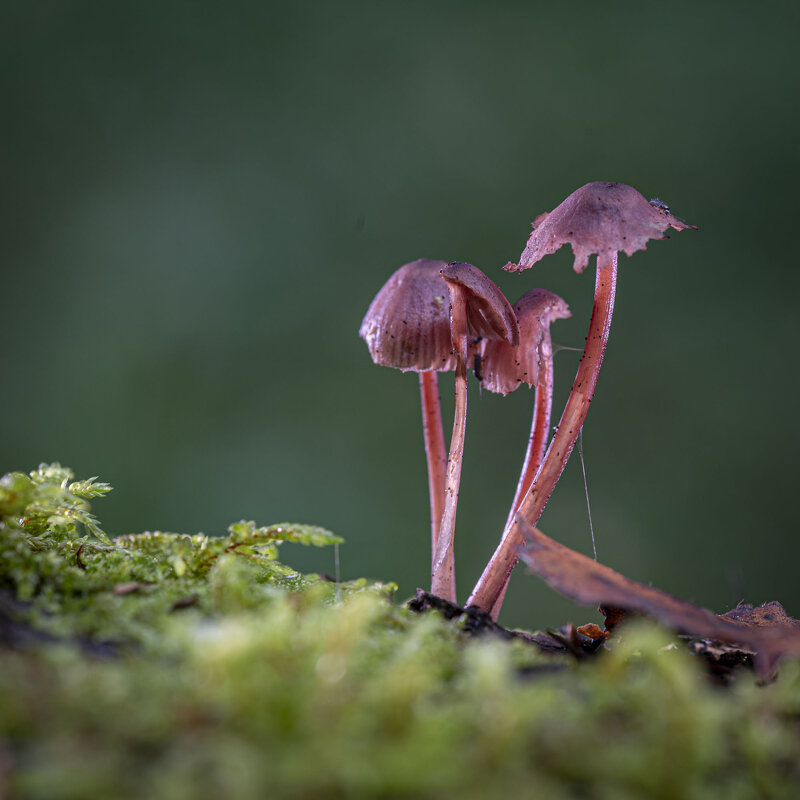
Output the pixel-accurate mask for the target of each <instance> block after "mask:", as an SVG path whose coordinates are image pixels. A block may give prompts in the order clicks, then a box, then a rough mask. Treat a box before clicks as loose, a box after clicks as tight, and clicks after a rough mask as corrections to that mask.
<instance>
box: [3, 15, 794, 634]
mask: <svg viewBox="0 0 800 800" xmlns="http://www.w3.org/2000/svg"><path fill="white" fill-rule="evenodd" d="M798 8H800V7H798V6H797V4H796V3H790V2H778V3H770V4H765V5H763V6H761V7H756V5H755V4H752V3H716V2H709V3H669V4H665V3H642V2H641V1H639V2H621V3H570V4H566V3H548V4H544V3H535V2H524V3H522V2H520V3H511V2H506V3H495V4H488V3H482V2H440V3H435V2H434V3H432V2H424V3H423V2H404V3H382V2H338V3H322V2H316V3H305V2H294V3H287V4H277V3H255V2H254V3H218V4H214V3H208V2H197V3H190V2H167V3H155V2H152V3H148V2H136V3H121V2H95V3H85V2H33V1H30V2H20V3H13V2H6V3H3V5H2V11H1V12H0V82H1V84H0V89H1V90H2V94H1V95H0V96H2V98H3V114H2V124H1V126H0V130H1V132H0V135H1V136H2V140H3V143H2V184H1V185H2V200H1V202H2V210H1V211H2V213H1V214H0V220H1V222H0V225H2V231H0V233H1V234H2V236H1V237H0V257H1V259H2V261H1V263H2V298H3V302H2V309H3V312H2V319H3V358H2V374H3V387H2V395H1V399H0V412H1V414H2V417H1V418H2V432H0V453H1V454H2V461H3V463H2V465H0V467H2V470H6V469H31V468H33V467H35V466H36V465H37V464H38V463H39V462H40V461H43V460H60V461H61V462H62V463H65V464H68V465H70V466H72V467H73V468H75V469H76V471H77V472H78V473H79V475H81V476H87V475H94V474H99V475H100V476H101V477H102V478H103V479H105V480H108V481H110V482H111V483H113V484H114V485H115V486H117V487H118V488H117V490H116V491H115V492H114V493H113V494H112V495H111V496H110V497H109V498H108V499H107V500H104V501H102V502H100V503H98V504H97V505H96V507H95V510H96V512H97V514H98V515H99V516H100V518H101V519H102V520H103V522H104V523H105V525H106V528H107V529H108V530H109V531H110V532H112V533H125V532H129V531H138V530H142V529H147V528H151V529H153V528H161V529H166V530H177V531H185V532H194V531H197V530H203V531H205V532H207V533H218V532H222V531H224V529H225V527H226V525H227V524H228V523H229V522H231V521H233V520H236V519H239V518H241V517H245V518H254V519H256V520H257V521H259V522H260V523H262V524H266V523H271V522H276V521H283V520H294V521H305V522H313V523H317V524H321V525H325V526H327V527H330V528H331V529H333V530H335V531H337V532H338V533H340V534H342V535H343V536H345V538H346V539H347V545H346V546H345V547H344V548H342V550H341V564H342V572H343V575H344V576H345V577H356V576H358V575H362V574H366V575H369V576H372V577H375V578H380V579H387V580H388V579H394V580H397V581H399V583H400V586H401V594H402V595H407V594H410V593H411V592H412V591H413V589H414V587H415V586H417V585H425V584H426V582H427V581H428V574H429V544H428V542H427V537H428V519H427V512H428V506H427V494H426V492H427V488H426V476H425V465H424V460H423V454H422V447H421V439H422V436H421V431H420V424H419V422H420V420H419V406H418V392H417V386H416V379H415V376H413V375H403V374H400V373H399V372H396V371H393V370H389V369H386V368H379V367H375V366H373V365H372V363H371V361H370V359H369V356H368V353H367V350H366V347H365V345H364V343H363V342H362V341H361V340H360V339H359V338H358V335H357V331H358V327H359V324H360V322H361V318H362V316H363V314H364V312H365V310H366V308H367V306H368V304H369V302H370V300H371V299H372V296H373V295H374V293H375V292H376V291H377V290H378V288H379V287H380V286H381V285H382V283H383V282H384V281H385V280H386V279H387V278H388V277H389V275H390V274H391V272H392V271H393V270H394V269H396V268H397V267H398V266H400V265H401V264H403V263H404V262H407V261H410V260H412V259H415V258H418V257H420V256H427V257H431V258H442V259H446V260H451V259H460V260H467V261H471V262H473V263H475V264H477V265H478V266H480V267H482V268H483V269H484V270H486V271H487V272H488V273H489V275H490V276H491V277H492V278H494V279H495V280H496V281H497V283H498V284H499V285H500V286H501V288H503V289H504V290H505V291H506V292H507V294H508V295H509V298H510V299H511V301H512V302H513V301H514V300H515V299H516V298H517V297H518V296H519V295H521V294H522V293H524V292H525V291H527V289H529V288H531V287H532V286H534V285H543V286H546V287H548V288H550V289H552V290H554V291H556V292H558V293H560V294H561V295H562V296H563V297H564V298H565V299H566V300H567V302H568V303H569V304H570V306H571V307H572V310H573V314H574V316H573V318H572V319H571V320H568V321H564V322H558V323H557V324H556V326H555V327H554V338H555V340H556V342H557V343H559V344H562V345H568V346H582V344H583V337H584V335H585V330H586V328H587V325H588V315H589V310H590V308H591V296H592V288H593V278H592V275H591V272H589V273H587V274H584V275H581V276H578V275H575V274H574V273H573V272H572V270H571V267H570V265H571V257H570V255H569V253H568V252H564V251H562V252H560V253H558V254H556V255H554V256H551V257H549V258H547V259H546V260H545V261H544V262H542V263H541V264H540V265H539V266H537V268H536V269H534V270H530V271H527V272H525V273H522V274H521V275H506V274H505V273H503V272H501V271H500V269H499V267H500V265H502V264H504V263H505V262H506V261H508V260H515V259H516V258H517V257H518V256H519V253H520V252H521V250H522V247H523V246H524V244H525V240H526V237H527V234H528V231H529V223H530V221H531V220H532V219H533V218H534V217H535V216H536V215H537V214H539V213H540V212H542V211H546V210H549V209H551V208H552V207H553V206H555V205H556V204H557V203H558V202H560V200H561V199H562V198H563V197H564V196H565V195H566V194H568V193H569V192H571V191H572V190H574V189H575V188H577V187H578V186H580V185H582V184H584V183H586V182H588V181H591V180H616V181H622V182H625V183H630V184H632V185H634V186H635V187H636V188H638V189H639V190H640V191H641V192H642V193H644V194H645V195H646V196H647V197H648V198H649V197H653V196H658V197H660V198H661V199H663V200H665V201H666V202H668V203H669V204H670V205H671V206H672V208H673V211H674V212H675V213H677V214H678V215H679V216H682V217H684V218H685V219H687V220H688V221H690V222H693V223H695V224H697V225H699V226H700V231H699V232H697V233H695V232H691V231H689V232H685V233H681V234H677V235H675V236H673V238H672V239H671V240H670V241H668V242H656V243H653V244H651V246H650V248H649V249H648V251H647V252H645V253H637V254H636V255H635V256H634V257H633V258H632V259H630V260H629V259H626V258H624V257H623V258H622V261H621V272H620V280H619V287H618V295H617V314H616V316H615V319H614V323H613V325H612V331H611V341H610V345H609V350H608V354H607V358H606V365H605V367H604V372H603V374H602V376H601V378H600V384H599V388H598V393H597V396H596V398H595V402H594V404H593V406H592V409H591V412H590V415H589V418H588V420H587V424H586V428H585V434H584V435H585V442H584V450H585V455H586V466H587V470H588V475H589V489H590V494H591V501H592V513H593V516H594V525H595V531H596V535H597V546H598V553H599V556H600V558H601V560H603V561H605V562H607V563H609V564H610V565H612V566H614V567H616V568H618V569H620V570H621V571H623V572H624V573H626V574H628V575H630V576H631V577H634V578H638V579H640V580H643V581H646V582H652V583H653V584H654V585H657V586H660V587H662V588H664V589H667V590H669V591H671V592H673V593H675V594H678V595H681V596H683V597H686V598H688V599H692V600H695V601H696V602H699V603H701V604H703V605H706V606H709V607H711V608H713V609H715V610H718V611H721V610H725V609H726V608H727V607H729V606H731V605H733V604H735V603H736V602H737V601H739V600H740V599H747V600H749V601H751V602H757V603H760V602H764V601H766V600H772V599H780V600H782V601H783V602H784V603H785V605H786V606H787V608H788V610H789V611H790V612H792V613H794V614H795V615H800V582H798V581H797V578H796V564H797V562H798V559H799V558H800V543H798V540H797V537H796V523H795V519H796V516H797V502H796V501H797V495H798V491H797V486H796V484H797V477H798V467H797V451H798V439H799V438H800V425H799V424H798V421H797V418H796V408H797V401H796V397H795V388H796V381H795V364H796V361H797V352H796V342H795V338H796V326H797V321H798V312H797V306H796V302H797V292H798V283H799V279H798V272H797V267H796V263H795V262H796V258H797V256H796V250H797V245H796V242H795V238H794V235H795V230H796V227H797V223H796V221H795V214H796V207H797V200H796V192H797V188H796V187H797V179H798V172H800V156H798V142H799V141H800V130H799V128H800V122H799V121H798V120H800V116H799V115H798V113H797V111H798V109H797V98H798V96H799V95H798V89H799V88H800V87H798V66H797V63H798V60H797V55H796V47H797V41H796V38H797V31H798V23H800V12H798ZM577 358H578V354H576V353H572V352H569V351H562V352H561V353H559V354H558V355H557V359H556V380H557V383H558V391H557V396H556V406H557V407H556V414H558V413H559V412H560V408H561V406H562V405H563V402H564V400H565V397H566V392H567V391H568V388H569V385H570V383H571V379H572V376H573V375H574V369H575V366H576V364H577ZM442 386H443V399H444V400H445V409H446V410H445V416H446V418H448V416H449V414H450V413H451V411H450V409H451V408H452V400H451V393H452V377H450V376H448V377H447V378H445V379H444V380H443V381H442ZM531 402H532V396H531V395H530V394H529V393H527V392H525V391H519V392H517V393H516V394H514V395H512V396H510V397H508V398H505V399H503V398H500V397H495V396H493V395H489V394H488V393H485V392H484V394H483V396H482V397H481V396H480V395H479V393H478V392H477V387H473V391H472V394H471V396H470V418H469V422H468V432H467V434H468V438H467V449H466V463H465V468H464V477H463V482H462V499H461V506H460V509H459V517H458V537H457V568H458V578H459V586H460V596H461V597H462V599H463V598H464V597H465V595H466V592H467V590H468V589H469V588H470V587H471V585H472V582H473V581H474V579H475V578H476V577H477V575H478V574H479V573H480V570H481V568H482V566H483V563H484V562H485V560H486V559H487V558H488V556H489V554H490V552H491V551H492V550H493V548H494V544H495V542H496V540H497V538H498V536H499V533H500V529H501V526H502V523H503V521H504V520H505V516H506V512H507V506H508V503H509V502H510V500H511V496H512V495H513V491H514V487H515V484H516V479H517V475H518V471H519V467H520V463H521V459H522V452H523V448H524V444H525V440H526V437H527V432H528V428H529V424H530V411H531ZM447 427H448V428H449V420H448V422H447ZM542 528H543V529H544V530H545V531H546V532H548V533H549V534H550V535H552V536H554V537H555V538H557V539H559V540H561V541H563V542H565V543H567V544H570V545H572V546H574V547H576V548H578V549H580V550H582V551H584V552H591V544H590V538H589V529H588V523H587V516H586V505H585V501H584V497H583V484H582V480H581V475H580V464H579V462H578V461H577V458H574V459H573V461H572V462H571V463H570V465H569V467H568V469H567V471H566V473H565V476H564V479H563V481H562V483H561V484H560V485H559V487H558V488H557V490H556V492H555V494H554V496H553V499H552V502H551V505H550V507H548V509H547V511H546V512H545V515H544V517H543V519H542ZM284 555H285V557H286V559H287V560H289V561H290V562H291V563H294V564H296V565H297V566H300V567H302V568H305V569H322V570H326V571H331V570H332V569H333V564H332V555H331V554H330V553H328V552H325V551H315V552H313V553H304V552H292V553H289V552H287V553H285V554H284ZM590 618H594V612H592V611H591V610H575V609H573V608H572V607H571V606H569V604H567V603H566V602H565V601H562V600H560V599H558V598H556V597H555V596H554V595H553V594H552V593H551V592H550V591H549V590H547V589H546V588H545V587H544V586H543V585H542V584H541V583H539V582H538V581H537V580H535V579H533V578H529V577H524V576H523V575H521V574H520V575H519V576H516V579H515V581H514V582H513V587H512V591H511V592H510V595H509V603H508V605H507V613H505V615H504V621H505V622H507V623H508V624H518V625H526V626H529V627H535V626H543V625H556V624H560V623H561V622H564V621H566V620H567V619H573V620H575V621H577V622H580V621H586V620H587V619H590Z"/></svg>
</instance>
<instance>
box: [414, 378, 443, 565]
mask: <svg viewBox="0 0 800 800" xmlns="http://www.w3.org/2000/svg"><path fill="white" fill-rule="evenodd" d="M419 393H420V401H421V403H422V435H423V437H424V439H425V457H426V459H427V462H428V494H429V495H430V504H431V562H433V559H434V558H435V557H436V543H437V542H438V541H439V526H440V525H441V524H442V513H443V512H444V484H445V471H446V467H447V451H446V450H445V449H444V431H443V430H442V409H441V405H440V403H439V384H438V379H437V374H436V372H434V371H433V370H428V371H426V372H420V373H419Z"/></svg>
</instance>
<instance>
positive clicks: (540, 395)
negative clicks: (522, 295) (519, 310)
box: [467, 335, 553, 620]
mask: <svg viewBox="0 0 800 800" xmlns="http://www.w3.org/2000/svg"><path fill="white" fill-rule="evenodd" d="M552 410H553V347H552V344H551V342H550V336H549V335H548V336H545V337H543V339H542V358H541V366H540V369H539V383H538V384H537V385H536V399H535V400H534V406H533V420H532V422H531V435H530V439H528V449H527V450H526V452H525V461H524V463H523V465H522V473H521V474H520V476H519V483H518V484H517V492H516V494H515V495H514V501H513V502H512V503H511V508H510V509H509V511H508V519H507V520H506V526H505V528H504V529H503V535H504V536H505V535H506V532H507V531H508V529H509V528H510V527H511V525H512V524H513V522H514V518H515V517H516V516H517V511H518V510H519V505H520V503H521V502H522V498H523V497H525V495H526V494H527V493H528V490H529V489H530V488H531V484H532V483H533V479H534V477H535V476H536V473H537V472H538V470H539V467H540V466H541V464H542V461H543V460H544V455H545V451H546V449H547V439H548V435H549V433H550V416H551V413H552ZM518 560H519V558H518V557H516V558H514V561H513V563H512V565H511V569H510V570H509V571H508V575H507V576H506V582H505V584H504V585H503V589H502V591H501V592H500V594H499V595H498V597H497V600H496V601H495V603H494V605H493V606H492V612H491V614H492V619H494V620H496V619H497V617H498V615H499V614H500V607H501V606H502V605H503V600H504V599H505V596H506V589H507V588H508V579H509V577H510V576H511V571H512V570H513V569H514V567H515V566H516V564H517V561H518ZM467 604H468V605H469V603H467Z"/></svg>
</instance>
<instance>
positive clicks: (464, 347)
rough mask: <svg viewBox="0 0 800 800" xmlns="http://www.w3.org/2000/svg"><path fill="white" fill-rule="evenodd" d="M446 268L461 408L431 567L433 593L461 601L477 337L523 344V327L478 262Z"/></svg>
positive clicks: (455, 263) (457, 407) (455, 418)
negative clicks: (464, 467) (462, 495)
mask: <svg viewBox="0 0 800 800" xmlns="http://www.w3.org/2000/svg"><path fill="white" fill-rule="evenodd" d="M441 272H442V277H443V278H444V279H445V281H446V282H447V284H448V285H449V287H450V332H451V338H452V345H453V352H454V354H455V357H456V375H455V413H454V415H453V433H452V436H451V437H450V455H449V457H448V459H447V482H446V484H445V501H444V513H443V515H442V525H441V528H440V530H439V537H438V543H437V547H436V553H435V556H434V559H433V569H432V572H431V592H432V593H433V594H435V595H437V596H439V597H442V598H444V599H445V600H449V601H451V602H456V588H455V561H454V554H453V541H454V536H455V524H456V507H457V505H458V490H459V486H460V483H461V463H462V460H463V454H464V433H465V429H466V419H467V367H468V363H469V355H470V343H471V342H472V341H473V340H474V339H475V338H482V339H502V340H503V341H505V342H507V343H508V344H509V345H511V346H514V347H515V346H516V345H517V344H519V326H518V324H517V318H516V317H515V316H514V311H513V309H512V308H511V304H510V303H509V302H508V300H506V298H505V295H504V294H503V293H502V292H501V291H500V289H499V288H498V287H497V285H496V284H495V283H494V282H493V281H492V280H490V279H489V278H488V277H487V276H486V275H485V274H484V273H483V272H481V270H479V269H478V268H477V267H475V266H473V265H472V264H466V263H464V262H462V261H453V262H451V263H450V264H448V265H447V266H446V267H444V268H443V269H442V271H441Z"/></svg>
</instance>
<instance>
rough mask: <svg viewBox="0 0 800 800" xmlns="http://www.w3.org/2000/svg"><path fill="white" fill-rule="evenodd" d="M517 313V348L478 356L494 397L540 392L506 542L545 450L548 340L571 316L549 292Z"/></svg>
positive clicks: (486, 348) (535, 293) (489, 347)
mask: <svg viewBox="0 0 800 800" xmlns="http://www.w3.org/2000/svg"><path fill="white" fill-rule="evenodd" d="M514 313H515V315H516V317H517V321H518V323H519V347H511V346H510V345H509V344H507V343H506V342H503V341H499V340H487V341H484V342H483V343H482V347H481V354H480V355H481V363H482V364H483V379H482V381H481V386H482V387H484V388H485V389H488V390H489V391H490V392H497V393H499V394H503V395H506V394H509V393H510V392H513V391H514V390H515V389H516V388H517V387H519V386H520V385H521V384H523V383H527V384H528V386H529V387H533V386H535V387H536V393H535V396H534V403H533V420H532V422H531V433H530V437H529V438H528V447H527V450H526V452H525V460H524V461H523V465H522V472H521V474H520V477H519V483H518V484H517V491H516V494H515V495H514V500H513V502H512V503H511V508H510V510H509V512H508V520H507V521H506V525H505V528H504V529H503V538H505V537H507V536H509V534H510V529H511V526H512V523H513V522H514V518H515V517H516V515H517V509H518V508H519V504H520V503H521V502H522V498H523V497H524V496H525V495H526V493H527V491H528V489H529V488H530V486H531V484H532V483H533V479H534V476H535V475H536V471H537V470H538V469H539V466H540V465H541V463H542V459H543V458H544V452H545V448H546V447H547V439H548V434H549V431H550V414H551V410H552V406H553V344H552V341H551V339H550V324H551V323H552V322H553V321H554V320H557V319H566V318H567V317H569V316H570V311H569V308H568V307H567V304H566V303H565V302H564V300H562V299H561V298H560V297H559V296H558V295H557V294H554V293H553V292H550V291H548V290H547V289H531V290H530V291H529V292H527V293H526V294H524V295H523V296H522V297H521V298H520V299H519V300H517V302H516V303H515V304H514ZM514 544H515V545H517V546H521V545H522V544H524V542H523V541H521V540H520V541H519V542H516V543H514ZM514 552H516V548H515V551H514ZM516 562H517V559H516V558H515V559H514V561H513V563H512V564H511V567H510V568H509V571H508V574H507V575H506V582H505V584H504V587H503V589H502V590H501V592H500V594H499V596H498V599H497V600H496V601H495V604H494V606H493V607H492V617H493V618H494V619H497V615H498V613H499V611H500V606H501V605H502V602H503V596H504V594H505V586H506V585H508V579H509V578H510V576H511V569H513V567H514V565H515V564H516ZM488 569H489V568H488V567H487V570H488ZM485 579H488V575H487V574H486V573H484V575H483V576H481V579H480V580H479V581H478V584H477V585H476V588H475V590H473V594H474V593H475V591H478V590H479V589H480V587H481V585H482V583H483V581H484V580H485ZM472 600H473V599H472V597H470V599H469V600H468V601H467V605H470V604H471V603H472Z"/></svg>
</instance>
